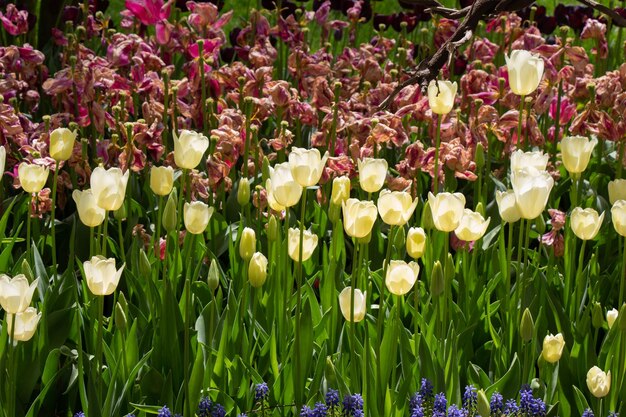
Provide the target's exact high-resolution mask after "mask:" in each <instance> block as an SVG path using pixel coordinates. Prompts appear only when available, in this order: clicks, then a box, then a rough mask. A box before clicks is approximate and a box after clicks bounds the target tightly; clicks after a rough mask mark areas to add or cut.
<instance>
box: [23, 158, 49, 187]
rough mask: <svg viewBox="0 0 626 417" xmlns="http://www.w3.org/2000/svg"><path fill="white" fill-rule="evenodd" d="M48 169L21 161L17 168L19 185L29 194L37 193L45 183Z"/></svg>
mask: <svg viewBox="0 0 626 417" xmlns="http://www.w3.org/2000/svg"><path fill="white" fill-rule="evenodd" d="M49 171H50V170H49V169H48V168H47V167H44V166H41V165H35V164H28V163H26V162H22V163H21V164H20V165H19V167H18V169H17V173H18V178H19V179H20V185H21V186H22V188H23V189H24V191H26V192H27V193H29V194H33V193H38V192H39V191H41V189H42V188H43V187H44V186H45V185H46V181H47V180H48V173H49Z"/></svg>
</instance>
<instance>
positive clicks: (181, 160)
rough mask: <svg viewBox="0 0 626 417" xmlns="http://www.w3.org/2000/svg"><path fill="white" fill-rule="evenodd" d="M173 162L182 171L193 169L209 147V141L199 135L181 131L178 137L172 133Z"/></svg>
mask: <svg viewBox="0 0 626 417" xmlns="http://www.w3.org/2000/svg"><path fill="white" fill-rule="evenodd" d="M173 137H174V162H176V166H178V167H179V168H183V169H194V168H195V167H197V166H198V164H200V161H201V159H202V156H203V155H204V152H205V151H206V150H207V149H208V147H209V139H208V138H207V137H206V136H204V135H202V134H201V133H197V132H193V131H191V130H181V131H180V136H177V135H176V132H173Z"/></svg>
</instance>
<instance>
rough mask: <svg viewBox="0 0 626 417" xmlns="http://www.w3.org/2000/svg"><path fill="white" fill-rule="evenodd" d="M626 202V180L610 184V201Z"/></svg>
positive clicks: (614, 181)
mask: <svg viewBox="0 0 626 417" xmlns="http://www.w3.org/2000/svg"><path fill="white" fill-rule="evenodd" d="M617 200H626V180H623V179H616V180H613V181H610V182H609V201H610V202H611V204H615V202H616V201H617Z"/></svg>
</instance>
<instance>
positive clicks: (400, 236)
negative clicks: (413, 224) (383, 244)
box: [370, 227, 406, 250]
mask: <svg viewBox="0 0 626 417" xmlns="http://www.w3.org/2000/svg"><path fill="white" fill-rule="evenodd" d="M370 235H371V233H370ZM405 240H406V232H405V231H404V227H400V228H398V229H396V232H395V233H394V235H393V242H392V244H393V247H394V248H395V249H396V250H400V249H402V248H404V244H405Z"/></svg>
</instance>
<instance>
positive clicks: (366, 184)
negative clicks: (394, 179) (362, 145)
mask: <svg viewBox="0 0 626 417" xmlns="http://www.w3.org/2000/svg"><path fill="white" fill-rule="evenodd" d="M357 165H358V167H359V184H360V185H361V189H363V191H366V192H368V193H375V192H377V191H379V190H380V189H381V188H382V187H383V184H384V183H385V180H386V179H387V169H388V167H389V166H388V164H387V161H386V160H384V159H376V158H364V159H363V160H361V159H358V160H357Z"/></svg>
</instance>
